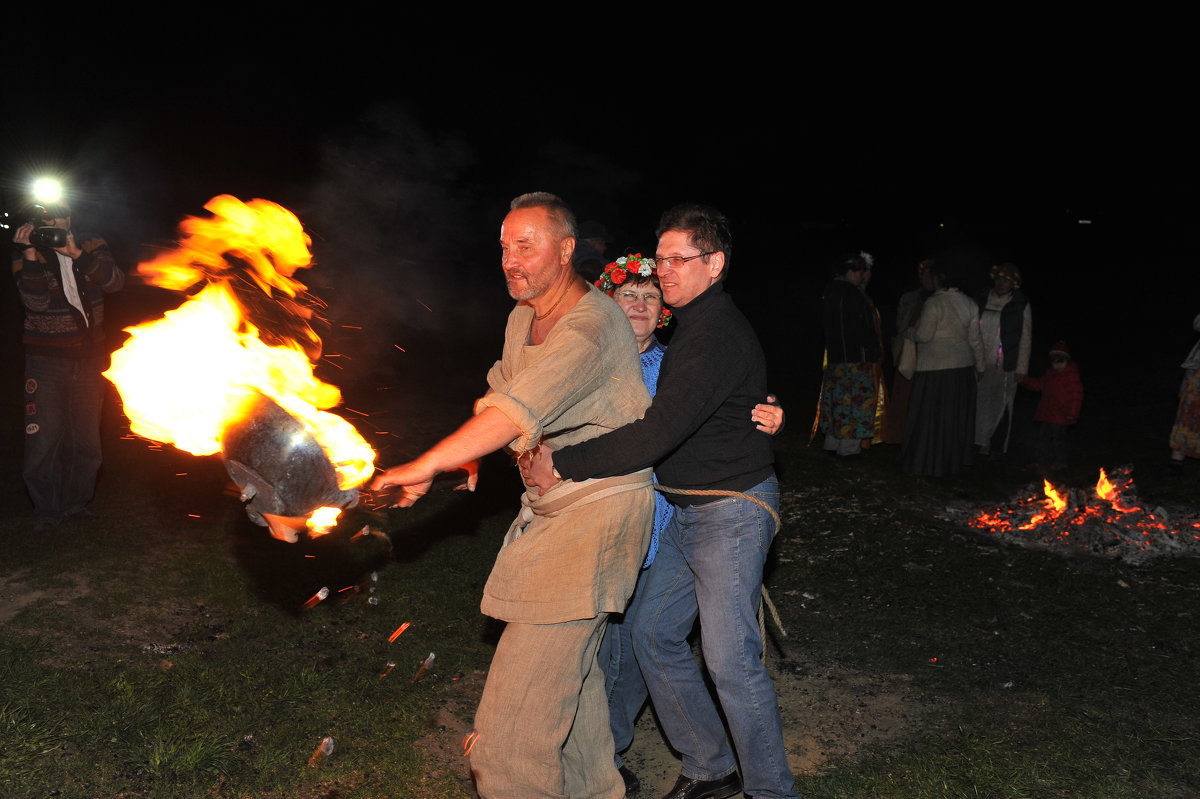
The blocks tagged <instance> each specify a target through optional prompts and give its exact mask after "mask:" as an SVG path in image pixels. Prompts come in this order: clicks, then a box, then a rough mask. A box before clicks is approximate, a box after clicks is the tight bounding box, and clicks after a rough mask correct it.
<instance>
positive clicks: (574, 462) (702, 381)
mask: <svg viewBox="0 0 1200 799" xmlns="http://www.w3.org/2000/svg"><path fill="white" fill-rule="evenodd" d="M738 349H739V348H738V347H737V346H736V343H735V342H732V341H730V340H728V339H725V338H723V337H722V336H721V335H719V332H717V333H714V332H713V331H707V330H706V331H702V332H701V333H700V335H697V336H695V337H689V338H688V339H687V340H686V341H683V342H676V343H672V344H671V346H670V347H668V348H667V354H666V356H665V358H664V359H663V365H662V373H661V375H660V377H659V383H658V390H657V393H656V394H655V396H654V400H653V402H652V403H651V404H650V407H649V408H648V409H647V410H646V413H645V415H644V416H643V417H642V418H641V419H639V420H638V421H635V422H631V423H629V424H627V425H625V426H624V427H620V428H617V429H616V430H614V431H612V432H611V433H606V434H605V435H602V436H598V437H597V438H593V439H591V440H590V441H584V442H583V443H581V444H575V445H574V446H570V447H564V448H563V449H561V450H556V451H555V453H554V467H555V468H556V469H557V470H558V473H559V474H561V475H562V476H563V477H566V478H569V479H571V480H586V479H589V478H592V477H612V476H614V475H619V474H628V473H630V472H634V471H637V470H638V469H644V468H646V467H648V466H653V465H654V464H656V463H658V462H659V461H661V460H662V459H663V458H665V457H666V456H667V455H669V454H670V453H671V452H672V451H673V450H674V449H675V448H676V447H678V446H679V445H680V444H681V443H683V442H684V441H685V440H687V438H688V436H690V435H691V434H692V433H694V432H695V431H696V430H697V429H698V428H699V427H700V425H701V424H703V423H704V421H705V420H706V419H707V418H708V417H709V416H711V415H712V414H713V412H714V411H716V410H717V408H719V407H720V405H721V403H723V402H724V401H725V399H726V398H727V397H728V396H729V395H730V394H731V393H732V392H733V390H734V388H735V387H736V386H737V385H738V384H739V382H740V381H741V380H742V378H743V374H744V372H745V362H746V359H745V357H744V354H743V355H739V353H738ZM747 424H749V422H747Z"/></svg>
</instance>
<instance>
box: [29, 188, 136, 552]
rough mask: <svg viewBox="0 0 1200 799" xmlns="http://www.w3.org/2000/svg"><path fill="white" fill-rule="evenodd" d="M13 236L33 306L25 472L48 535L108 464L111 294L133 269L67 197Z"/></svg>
mask: <svg viewBox="0 0 1200 799" xmlns="http://www.w3.org/2000/svg"><path fill="white" fill-rule="evenodd" d="M13 242H14V243H15V244H16V245H17V246H16V249H15V252H14V257H13V276H14V277H15V278H16V281H17V289H18V291H19V293H20V296H21V303H22V304H23V305H24V306H25V324H24V331H23V335H22V342H23V345H24V351H25V395H24V406H25V462H24V477H25V486H26V488H27V489H28V491H29V496H30V499H32V500H33V508H34V527H33V530H34V532H41V533H44V532H49V531H51V530H53V529H55V528H56V527H57V526H58V525H59V524H60V523H61V522H62V520H63V519H65V518H66V517H67V516H71V515H75V514H85V515H86V514H87V513H88V511H87V505H88V503H89V502H90V501H91V499H92V494H93V492H94V490H95V485H96V475H97V474H98V473H99V470H100V463H101V450H100V411H101V408H102V406H103V403H104V388H105V387H104V379H103V377H102V376H101V372H103V371H104V369H106V368H107V366H108V350H107V349H106V348H105V346H104V295H105V294H109V293H112V292H114V291H119V290H120V289H121V287H122V286H124V285H125V273H124V272H122V271H121V269H120V268H119V267H118V266H117V265H116V262H115V261H114V260H113V257H112V254H111V253H110V252H109V250H108V245H107V244H106V243H105V242H104V239H101V238H85V237H81V236H80V237H77V236H76V235H75V233H74V231H73V229H72V227H71V209H70V208H69V207H67V206H66V205H64V204H61V203H60V204H58V205H54V206H50V207H48V208H41V207H40V206H35V207H34V209H33V211H32V212H31V213H30V214H29V221H28V222H26V223H25V224H24V225H22V226H21V227H19V228H17V232H16V233H15V234H14V235H13Z"/></svg>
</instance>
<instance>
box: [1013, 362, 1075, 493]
mask: <svg viewBox="0 0 1200 799" xmlns="http://www.w3.org/2000/svg"><path fill="white" fill-rule="evenodd" d="M1021 385H1022V386H1024V387H1025V388H1028V389H1031V390H1033V391H1040V392H1041V393H1042V397H1041V399H1040V400H1038V406H1037V410H1036V411H1034V414H1033V420H1034V421H1035V422H1039V423H1040V426H1039V428H1038V438H1037V450H1036V452H1037V462H1036V463H1034V466H1035V467H1038V466H1043V467H1045V468H1047V469H1049V470H1051V471H1058V470H1060V469H1065V468H1066V467H1067V428H1068V427H1070V426H1071V425H1073V424H1075V422H1077V421H1079V408H1080V406H1081V405H1082V404H1083V383H1082V381H1081V380H1080V379H1079V365H1078V364H1076V363H1075V362H1074V361H1072V360H1071V351H1070V349H1068V347H1067V344H1066V342H1064V341H1059V342H1058V343H1056V344H1055V345H1054V346H1053V347H1051V348H1050V368H1049V369H1047V370H1046V371H1045V372H1044V373H1043V374H1042V376H1041V377H1029V376H1026V377H1025V379H1024V380H1022V381H1021Z"/></svg>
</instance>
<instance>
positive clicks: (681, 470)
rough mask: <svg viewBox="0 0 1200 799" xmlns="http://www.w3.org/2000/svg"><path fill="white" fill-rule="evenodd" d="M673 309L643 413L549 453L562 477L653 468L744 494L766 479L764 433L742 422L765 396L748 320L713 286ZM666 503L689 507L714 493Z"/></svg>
mask: <svg viewBox="0 0 1200 799" xmlns="http://www.w3.org/2000/svg"><path fill="white" fill-rule="evenodd" d="M674 312H675V319H676V321H677V323H678V325H679V326H678V328H676V330H675V332H674V333H673V334H672V335H671V346H669V347H667V351H666V354H665V355H664V356H663V361H662V370H661V372H660V373H659V378H658V389H657V391H656V393H655V395H654V401H653V402H652V403H651V405H650V407H649V409H647V411H646V414H645V416H643V417H642V418H641V419H640V420H638V421H636V422H631V423H630V424H627V425H625V426H624V427H620V428H618V429H616V430H614V431H612V432H611V433H607V434H605V435H602V436H598V437H597V438H593V439H591V440H589V441H584V442H583V443H581V444H575V445H574V446H570V447H564V448H563V449H560V450H556V451H555V453H554V466H555V468H556V469H558V472H559V474H561V475H562V476H563V477H566V478H570V479H572V480H585V479H587V478H590V477H610V476H613V475H619V474H628V473H629V472H633V471H637V470H638V469H643V468H645V467H647V466H654V467H655V474H656V476H657V478H658V482H659V483H661V484H662V485H664V486H669V487H671V488H681V489H693V490H696V489H721V490H726V491H746V490H748V489H750V488H753V487H754V486H756V485H758V484H759V483H761V482H762V481H763V480H765V479H766V478H768V477H770V476H771V475H772V474H773V473H774V461H775V457H774V454H773V452H772V450H771V437H770V436H768V435H767V434H766V433H763V432H762V431H760V430H757V429H756V428H755V426H754V425H753V424H752V423H751V422H750V412H751V411H752V410H753V408H754V406H755V405H756V404H757V403H759V402H761V401H762V398H763V397H765V396H766V394H767V365H766V357H765V356H764V355H763V351H762V347H761V345H760V344H759V341H758V337H757V336H756V335H755V333H754V329H753V328H752V327H751V326H750V322H749V320H747V319H746V317H745V316H744V315H743V314H742V312H741V311H739V310H738V309H737V306H735V305H734V304H733V299H732V298H731V297H730V296H729V295H728V294H726V293H725V289H724V287H723V283H720V282H719V283H716V284H714V285H713V286H710V287H709V288H708V289H707V290H706V291H705V292H704V293H702V294H701V295H700V296H698V297H696V299H694V300H692V301H691V302H689V303H688V304H687V305H685V306H683V307H682V308H676V309H674ZM667 499H669V500H670V501H671V503H672V504H675V505H699V504H703V503H705V502H711V501H714V500H718V499H721V497H719V496H694V495H680V494H667Z"/></svg>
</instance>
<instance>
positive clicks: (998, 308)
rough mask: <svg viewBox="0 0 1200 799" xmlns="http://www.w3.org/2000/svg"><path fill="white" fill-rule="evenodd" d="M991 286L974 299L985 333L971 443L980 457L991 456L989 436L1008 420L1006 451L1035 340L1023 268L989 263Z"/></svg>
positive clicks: (990, 439)
mask: <svg viewBox="0 0 1200 799" xmlns="http://www.w3.org/2000/svg"><path fill="white" fill-rule="evenodd" d="M991 276H992V287H991V288H990V289H988V290H987V291H985V292H981V293H980V294H979V296H978V297H977V298H976V301H977V302H978V304H979V327H980V333H981V334H982V336H983V350H984V354H985V357H986V369H985V370H984V373H983V377H982V378H981V379H980V381H979V393H978V400H977V403H978V404H977V407H976V412H975V444H976V445H977V446H978V447H979V454H980V455H985V456H986V455H990V454H991V451H992V437H993V436H994V435H995V434H996V430H998V429H999V427H1000V423H1001V422H1002V421H1004V420H1005V419H1006V418H1007V420H1008V423H1007V425H1006V427H1005V431H1004V444H1003V449H1002V451H1003V452H1005V453H1007V452H1008V439H1009V436H1010V435H1012V423H1013V400H1015V399H1016V396H1017V385H1018V384H1019V383H1020V382H1021V380H1022V379H1023V378H1024V377H1025V375H1027V374H1029V351H1030V347H1031V345H1032V341H1033V314H1032V312H1031V311H1030V308H1029V300H1028V299H1027V298H1026V297H1025V295H1024V294H1022V293H1021V272H1020V270H1019V269H1017V267H1016V266H1014V265H1013V264H1009V263H1004V264H1000V265H999V266H993V267H992V271H991Z"/></svg>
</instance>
